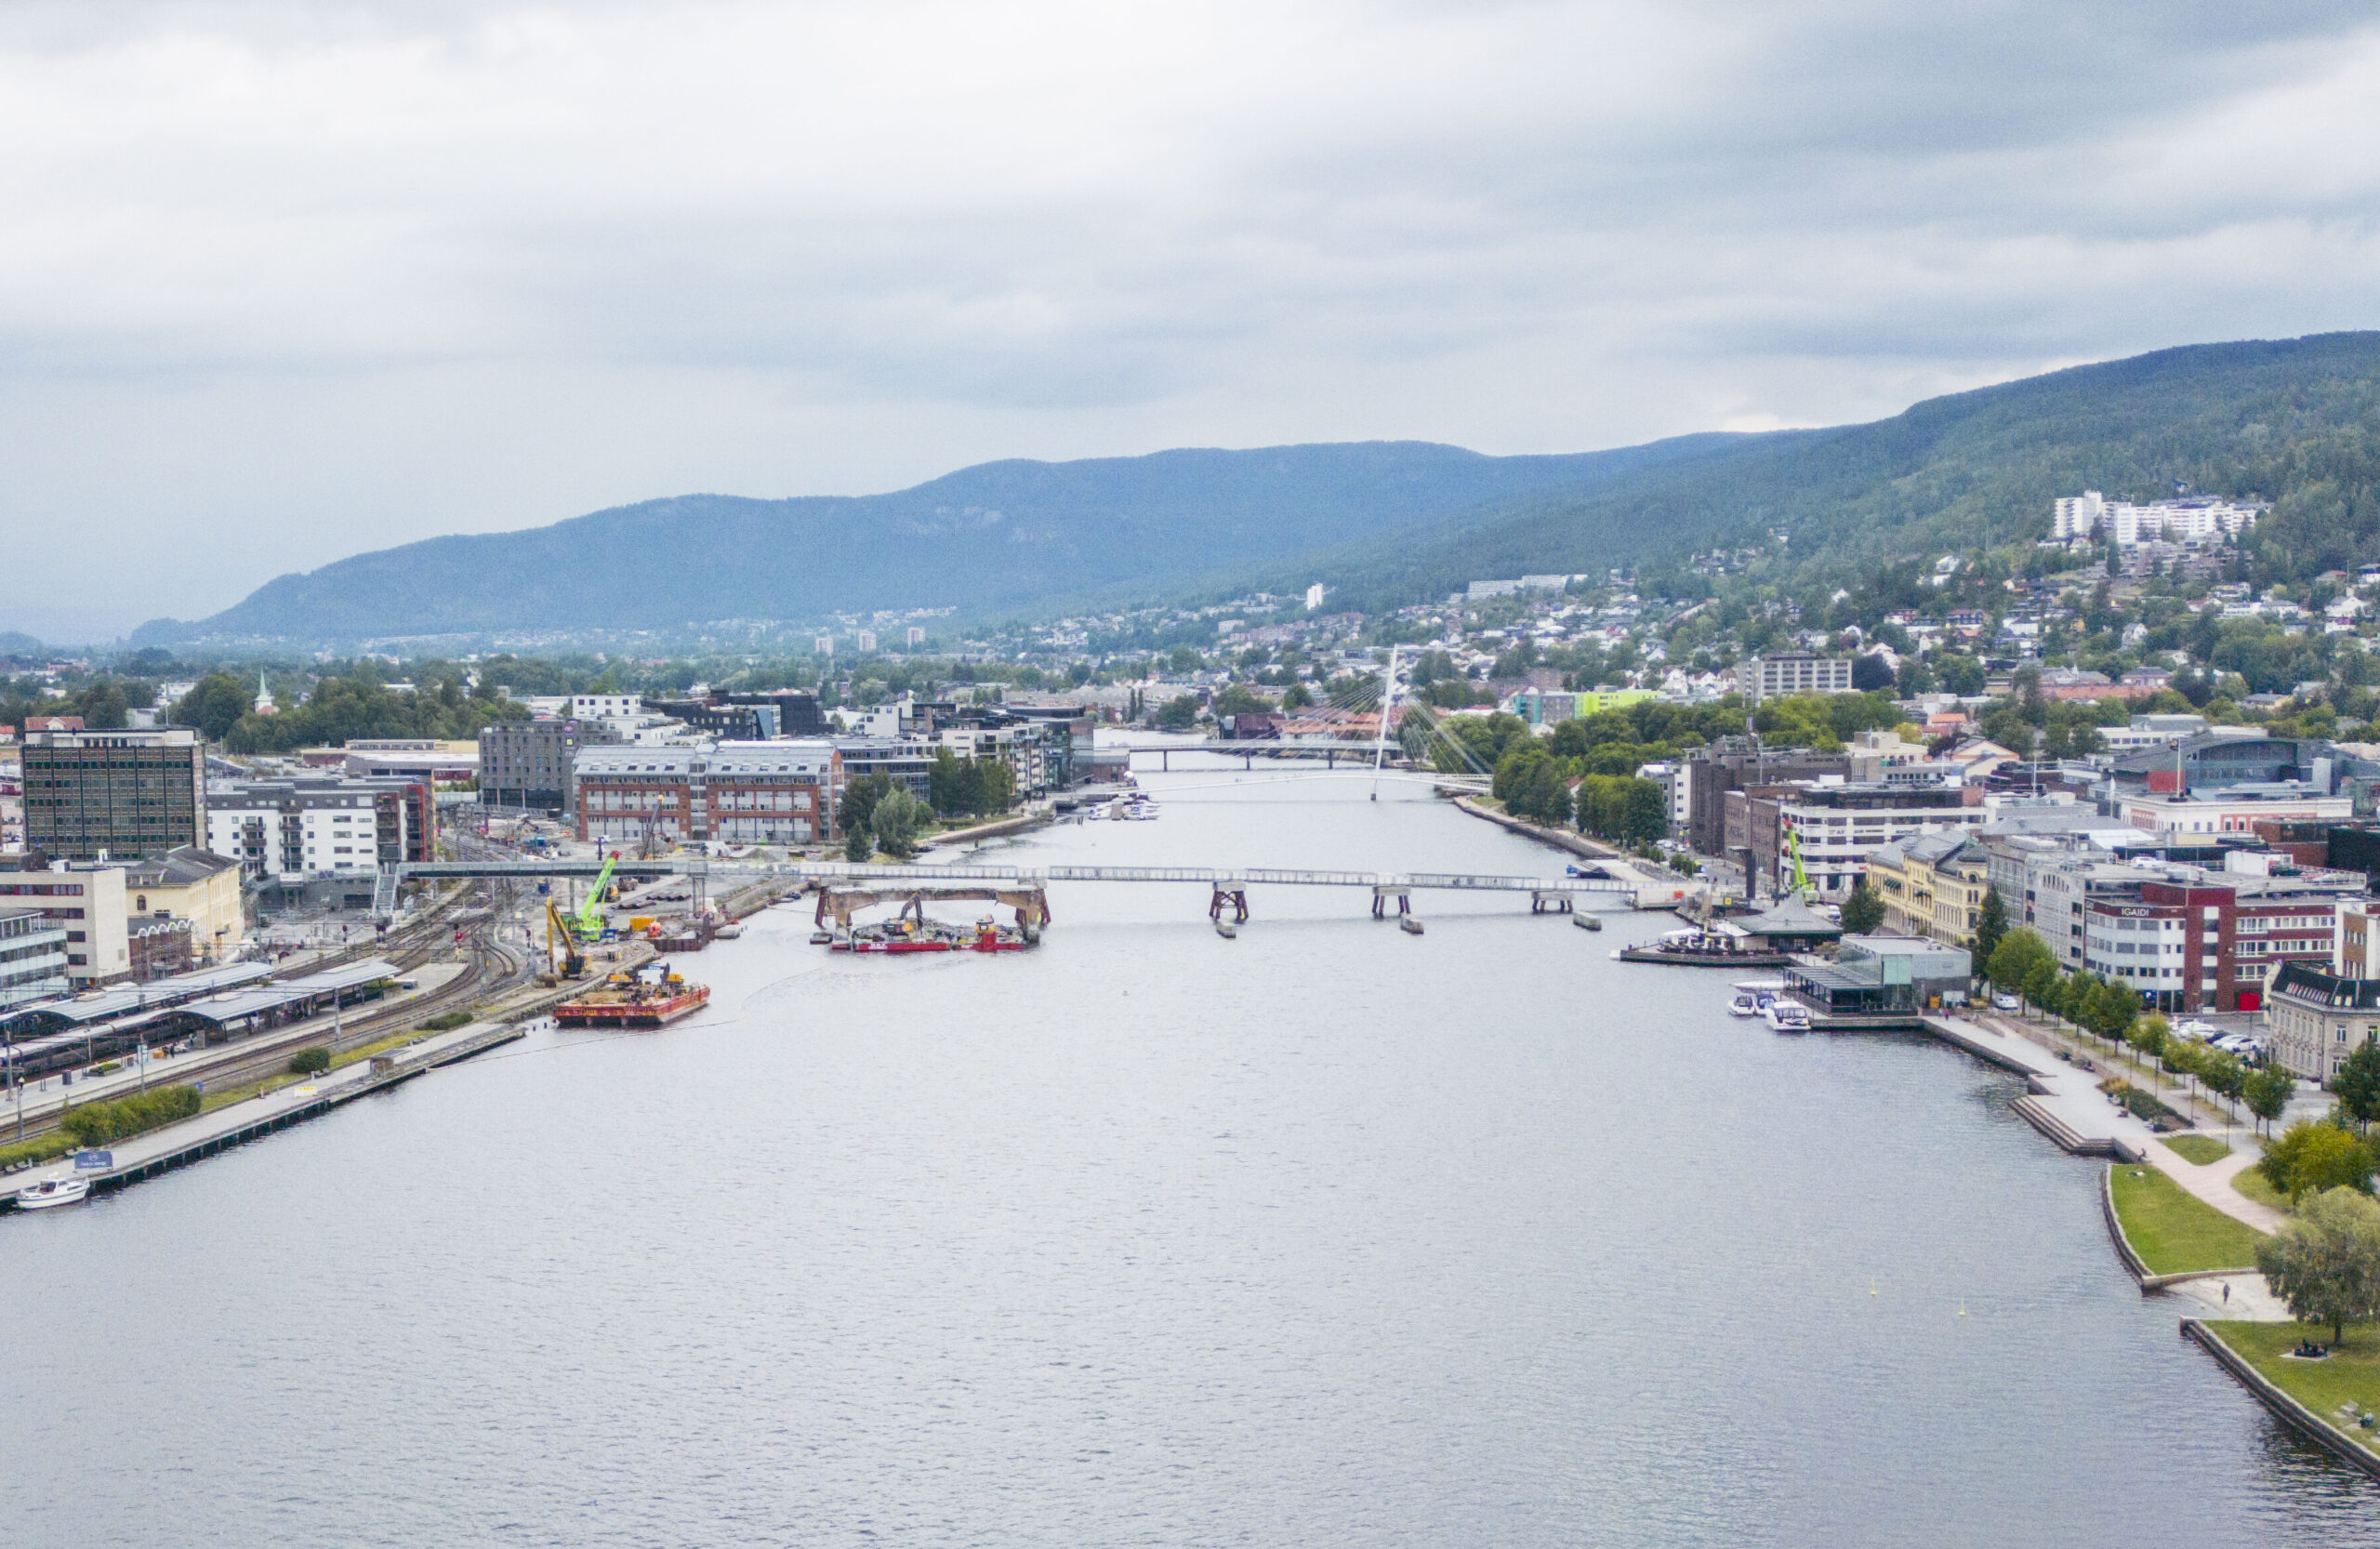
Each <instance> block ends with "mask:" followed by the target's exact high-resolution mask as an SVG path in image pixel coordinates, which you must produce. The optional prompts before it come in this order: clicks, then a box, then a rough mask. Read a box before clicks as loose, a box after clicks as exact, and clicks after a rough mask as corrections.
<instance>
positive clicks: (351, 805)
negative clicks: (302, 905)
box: [206, 780, 413, 880]
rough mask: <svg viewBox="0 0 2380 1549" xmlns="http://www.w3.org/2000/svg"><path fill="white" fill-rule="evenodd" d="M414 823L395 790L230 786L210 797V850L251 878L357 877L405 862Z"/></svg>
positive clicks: (341, 785) (262, 783) (259, 783)
mask: <svg viewBox="0 0 2380 1549" xmlns="http://www.w3.org/2000/svg"><path fill="white" fill-rule="evenodd" d="M412 820H413V809H412V808H411V807H410V805H409V804H408V803H407V801H405V799H404V797H403V794H402V793H401V792H400V791H399V790H397V789H394V788H390V787H385V786H384V787H373V786H365V785H362V784H359V783H351V782H348V781H336V782H334V781H324V782H322V783H320V784H319V785H313V786H311V788H310V786H309V785H308V784H305V783H299V782H294V781H281V780H255V781H242V782H237V783H231V782H226V783H223V784H221V785H218V787H217V788H214V789H212V790H210V791H209V792H208V793H207V799H206V847H207V848H208V849H209V850H212V851H213V852H215V854H218V855H220V856H222V857H223V858H224V859H226V860H232V861H237V862H239V863H240V870H241V874H242V875H243V876H245V877H246V878H247V879H249V880H258V879H260V878H265V877H282V878H288V879H290V880H302V879H304V878H307V877H337V876H353V875H359V874H365V873H370V872H375V871H377V870H378V869H379V868H380V865H381V863H382V862H383V861H386V862H387V863H388V864H389V865H390V866H395V865H397V864H399V863H400V862H402V861H403V860H404V859H405V857H406V853H407V850H408V848H409V846H408V844H407V839H408V829H409V827H411V824H412Z"/></svg>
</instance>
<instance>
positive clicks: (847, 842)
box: [843, 824, 876, 866]
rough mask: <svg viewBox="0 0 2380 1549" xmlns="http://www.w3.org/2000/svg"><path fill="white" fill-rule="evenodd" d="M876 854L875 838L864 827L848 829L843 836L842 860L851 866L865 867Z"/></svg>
mask: <svg viewBox="0 0 2380 1549" xmlns="http://www.w3.org/2000/svg"><path fill="white" fill-rule="evenodd" d="M875 854H876V836H875V835H874V834H871V833H869V832H868V831H867V828H866V825H864V824H863V825H861V826H859V827H853V828H851V829H848V830H846V831H845V833H844V834H843V859H845V860H847V861H849V862H851V863H852V864H853V866H866V864H867V863H868V861H869V859H870V858H871V857H872V856H874V855H875Z"/></svg>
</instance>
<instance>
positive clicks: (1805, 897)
mask: <svg viewBox="0 0 2380 1549" xmlns="http://www.w3.org/2000/svg"><path fill="white" fill-rule="evenodd" d="M1785 854H1788V855H1789V856H1791V857H1792V861H1793V896H1794V897H1796V898H1799V899H1801V900H1802V901H1803V902H1804V903H1807V902H1809V901H1810V900H1811V899H1812V898H1815V897H1817V896H1818V889H1817V888H1814V887H1812V886H1811V885H1810V874H1809V873H1808V872H1806V871H1805V870H1803V869H1802V836H1801V835H1800V834H1799V833H1797V832H1796V831H1794V830H1793V829H1792V828H1788V829H1786V830H1785Z"/></svg>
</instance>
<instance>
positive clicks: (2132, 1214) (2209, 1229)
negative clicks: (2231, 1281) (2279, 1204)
mask: <svg viewBox="0 0 2380 1549" xmlns="http://www.w3.org/2000/svg"><path fill="white" fill-rule="evenodd" d="M2109 1185H2110V1187H2111V1190H2112V1192H2113V1194H2114V1197H2115V1205H2116V1219H2117V1220H2118V1221H2120V1222H2122V1224H2123V1235H2124V1237H2125V1238H2127V1239H2128V1240H2129V1241H2130V1242H2131V1243H2132V1251H2134V1252H2135V1253H2137V1254H2139V1255H2140V1262H2141V1263H2143V1264H2147V1265H2148V1266H2149V1273H2150V1274H2151V1275H2182V1274H2187V1273H2188V1272H2189V1271H2191V1270H2194V1269H2249V1268H2254V1265H2255V1262H2256V1244H2257V1243H2259V1242H2261V1241H2262V1240H2263V1239H2264V1234H2262V1233H2261V1232H2258V1231H2257V1230H2256V1229H2255V1228H2254V1227H2253V1226H2251V1225H2248V1224H2247V1223H2245V1222H2243V1221H2235V1220H2233V1219H2232V1218H2231V1217H2229V1216H2228V1215H2226V1214H2224V1213H2223V1212H2222V1211H2218V1210H2216V1209H2215V1207H2214V1206H2212V1205H2210V1204H2208V1203H2207V1202H2206V1201H2204V1200H2203V1199H2200V1198H2195V1197H2193V1196H2192V1195H2191V1194H2189V1193H2188V1191H2187V1190H2185V1189H2184V1188H2183V1187H2182V1185H2179V1184H2177V1183H2175V1182H2174V1180H2173V1179H2171V1178H2169V1177H2167V1176H2166V1175H2165V1174H2164V1173H2162V1172H2158V1171H2157V1170H2156V1169H2155V1168H2153V1167H2150V1166H2148V1165H2147V1164H2146V1163H2143V1164H2141V1165H2139V1166H2131V1165H2127V1164H2122V1163H2119V1164H2117V1165H2116V1166H2114V1167H2113V1168H2111V1169H2110V1170H2109Z"/></svg>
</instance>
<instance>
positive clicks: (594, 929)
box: [572, 855, 620, 941]
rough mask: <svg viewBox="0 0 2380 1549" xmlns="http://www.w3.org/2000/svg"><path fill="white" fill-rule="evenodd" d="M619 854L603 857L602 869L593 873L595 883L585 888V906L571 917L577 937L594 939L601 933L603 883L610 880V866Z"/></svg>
mask: <svg viewBox="0 0 2380 1549" xmlns="http://www.w3.org/2000/svg"><path fill="white" fill-rule="evenodd" d="M619 858H620V857H619V856H617V855H606V856H604V857H603V869H602V870H601V871H598V872H597V873H595V885H594V886H593V887H590V888H588V890H587V906H586V907H584V908H582V909H580V910H579V911H578V913H577V914H576V915H575V916H573V917H572V919H573V922H574V923H575V924H576V925H577V927H578V939H579V940H581V941H594V940H596V939H597V938H599V937H600V936H602V933H603V884H604V883H605V882H608V881H610V880H612V867H614V866H615V865H617V864H618V863H619Z"/></svg>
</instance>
